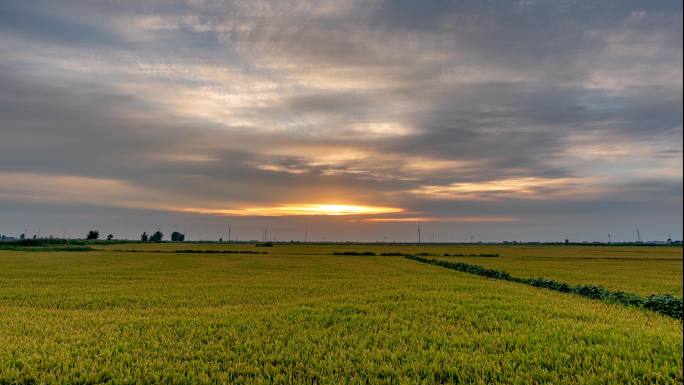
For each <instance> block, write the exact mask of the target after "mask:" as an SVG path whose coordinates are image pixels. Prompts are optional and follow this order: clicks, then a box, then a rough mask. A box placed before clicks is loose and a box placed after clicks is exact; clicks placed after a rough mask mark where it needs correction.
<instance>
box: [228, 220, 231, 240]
mask: <svg viewBox="0 0 684 385" xmlns="http://www.w3.org/2000/svg"><path fill="white" fill-rule="evenodd" d="M230 231H231V225H230V224H228V243H230Z"/></svg>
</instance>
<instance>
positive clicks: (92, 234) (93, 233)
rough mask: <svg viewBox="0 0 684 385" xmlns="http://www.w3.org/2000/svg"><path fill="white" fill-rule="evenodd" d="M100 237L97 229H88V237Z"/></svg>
mask: <svg viewBox="0 0 684 385" xmlns="http://www.w3.org/2000/svg"><path fill="white" fill-rule="evenodd" d="M98 238H100V232H99V231H97V230H90V231H88V235H86V239H98Z"/></svg>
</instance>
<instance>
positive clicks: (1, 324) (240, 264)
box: [0, 243, 684, 384]
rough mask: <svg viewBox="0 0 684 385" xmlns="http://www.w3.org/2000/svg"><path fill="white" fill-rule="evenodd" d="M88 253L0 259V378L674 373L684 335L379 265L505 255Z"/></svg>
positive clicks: (481, 283)
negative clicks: (413, 258)
mask: <svg viewBox="0 0 684 385" xmlns="http://www.w3.org/2000/svg"><path fill="white" fill-rule="evenodd" d="M96 247H98V248H100V249H101V250H99V251H92V252H80V253H71V252H49V253H47V252H46V253H41V252H32V253H26V252H20V251H10V250H7V251H0V384H22V383H23V384H28V383H33V384H42V383H44V384H96V383H111V384H144V383H162V384H211V383H217V384H218V383H228V384H456V383H461V384H470V383H475V384H478V383H480V384H489V383H506V384H535V383H538V384H542V383H544V384H548V383H553V384H580V383H581V384H606V383H620V384H622V383H625V384H629V383H631V384H643V383H649V384H678V383H681V382H682V380H683V379H684V378H683V376H682V370H683V365H682V359H681V357H682V353H683V346H682V324H681V323H680V322H679V321H677V320H674V319H672V318H670V317H665V316H661V315H659V314H657V313H654V312H649V311H643V310H641V309H638V308H632V307H624V306H618V305H613V304H609V303H604V302H600V301H594V300H591V299H588V298H584V297H580V296H575V295H567V294H564V293H559V292H554V291H550V290H541V289H539V288H536V287H532V286H529V285H521V284H520V283H514V282H508V281H502V280H492V279H487V278H483V277H480V276H475V275H471V274H465V273H461V272H456V271H452V270H447V269H444V268H441V267H437V266H432V265H427V264H420V263H416V262H415V261H411V260H407V259H405V258H403V257H401V256H381V255H379V254H381V253H392V252H400V253H405V254H409V253H413V252H415V251H416V249H418V251H419V252H421V251H422V252H427V253H435V254H436V253H440V254H444V253H449V254H452V253H461V254H471V253H472V254H480V253H486V254H494V253H496V254H500V258H487V259H488V260H506V259H507V258H509V256H508V254H507V253H506V250H507V249H505V248H500V249H498V250H490V249H482V250H478V249H477V248H472V249H465V248H449V247H442V248H430V247H424V248H423V249H422V250H421V249H420V248H419V247H417V246H407V247H402V246H373V247H372V248H369V247H368V246H367V245H361V246H355V245H350V246H339V245H310V246H309V245H296V244H295V245H288V246H284V245H281V244H275V245H274V246H273V247H272V248H269V250H268V254H240V253H228V254H223V253H173V252H165V253H157V252H150V251H148V252H136V253H128V252H114V251H108V250H106V249H107V248H113V249H116V248H120V246H117V245H112V246H96ZM126 248H131V249H137V250H144V249H145V248H149V249H150V250H154V249H158V250H165V251H173V250H183V249H186V250H187V249H188V245H183V244H178V245H172V244H163V243H162V244H151V245H147V244H145V245H138V244H130V245H127V246H126ZM192 249H193V250H202V249H203V250H221V249H223V250H252V251H258V250H254V244H252V245H235V244H231V245H217V244H212V245H200V244H193V245H192ZM508 250H514V249H508ZM334 251H356V252H364V251H372V252H374V253H376V254H378V255H376V256H355V255H344V256H334V255H331V253H332V252H334ZM554 252H558V251H557V250H551V253H554ZM644 252H648V250H644ZM637 255H638V254H637ZM473 258H474V257H471V258H470V259H473ZM483 259H485V258H483ZM542 263H543V262H542ZM616 263H621V262H620V261H617V262H616ZM657 263H659V261H658V260H655V261H654V262H653V265H654V267H653V268H655V269H657V266H656V265H657ZM488 268H489V269H491V268H490V267H488ZM596 277H597V278H600V275H598V274H597V275H596ZM628 279H630V278H628ZM628 279H626V280H628ZM680 279H681V277H680ZM598 283H600V282H597V284H598Z"/></svg>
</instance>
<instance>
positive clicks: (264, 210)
mask: <svg viewBox="0 0 684 385" xmlns="http://www.w3.org/2000/svg"><path fill="white" fill-rule="evenodd" d="M181 211H186V212H194V213H199V214H214V215H236V216H268V217H271V216H273V217H282V216H299V215H335V216H339V215H371V214H393V213H400V212H403V211H404V210H403V209H401V208H397V207H382V206H367V205H347V204H328V203H308V204H281V205H276V206H268V207H244V208H237V209H213V208H186V209H182V210H181Z"/></svg>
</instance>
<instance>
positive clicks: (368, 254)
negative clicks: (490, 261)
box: [332, 251, 499, 258]
mask: <svg viewBox="0 0 684 385" xmlns="http://www.w3.org/2000/svg"><path fill="white" fill-rule="evenodd" d="M332 255H358V256H376V255H379V256H381V257H408V256H412V255H420V256H432V257H490V258H498V257H499V254H447V253H444V254H430V253H418V254H406V253H399V252H390V253H380V254H376V253H374V252H372V251H334V252H333V253H332Z"/></svg>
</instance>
